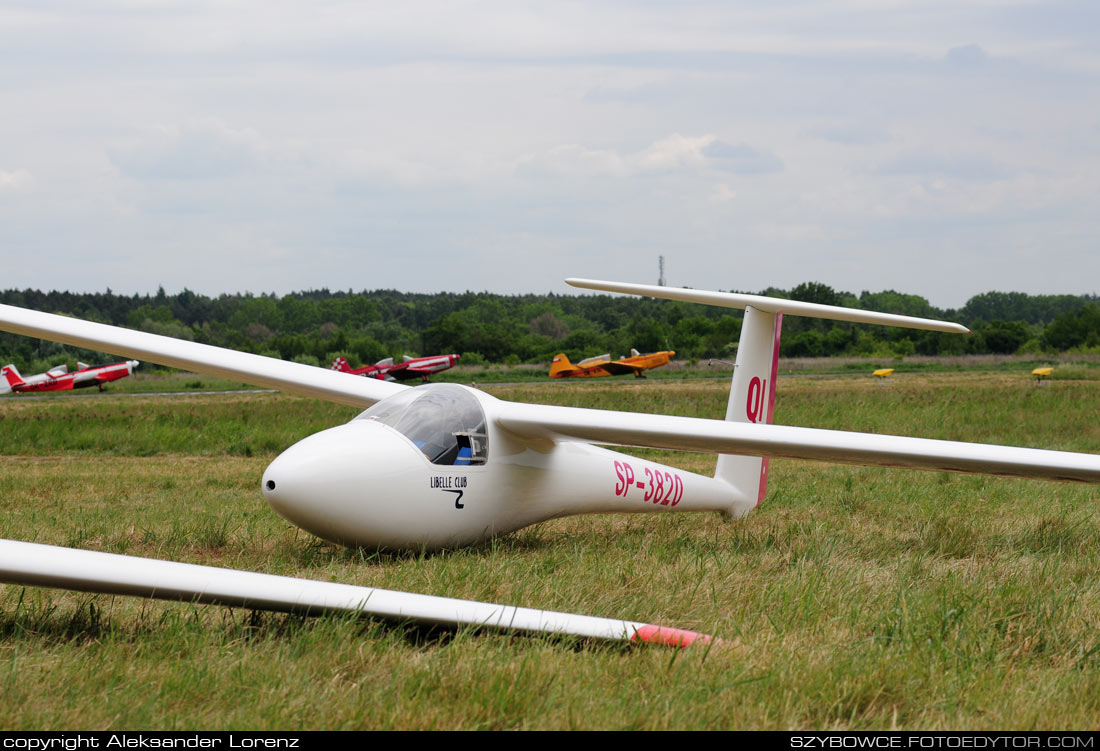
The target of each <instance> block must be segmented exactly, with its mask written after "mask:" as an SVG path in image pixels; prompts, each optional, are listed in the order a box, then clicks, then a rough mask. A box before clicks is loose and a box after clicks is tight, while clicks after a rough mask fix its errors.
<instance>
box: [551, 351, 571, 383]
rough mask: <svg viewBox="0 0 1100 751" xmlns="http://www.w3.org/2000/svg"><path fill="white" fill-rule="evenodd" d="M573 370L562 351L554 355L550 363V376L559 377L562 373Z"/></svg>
mask: <svg viewBox="0 0 1100 751" xmlns="http://www.w3.org/2000/svg"><path fill="white" fill-rule="evenodd" d="M570 370H573V363H571V362H569V358H568V357H566V356H565V354H564V353H562V354H557V355H554V361H553V362H552V363H550V377H551V378H560V377H561V374H562V373H565V372H566V371H570Z"/></svg>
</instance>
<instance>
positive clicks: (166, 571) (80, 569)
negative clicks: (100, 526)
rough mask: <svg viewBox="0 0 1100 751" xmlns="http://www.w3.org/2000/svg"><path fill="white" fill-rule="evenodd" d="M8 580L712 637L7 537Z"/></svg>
mask: <svg viewBox="0 0 1100 751" xmlns="http://www.w3.org/2000/svg"><path fill="white" fill-rule="evenodd" d="M0 581H4V582H9V583H14V584H27V585H31V586H40V587H59V588H62V589H74V590H77V591H80V592H100V593H103V594H115V595H132V596H135V597H154V598H157V599H160V600H179V601H182V602H203V603H213V604H218V605H229V606H231V607H242V608H252V609H255V610H275V611H284V612H292V613H302V614H306V615H320V614H323V613H364V614H368V615H376V616H380V617H382V618H391V619H397V620H410V621H423V622H426V623H440V624H447V625H457V626H476V627H486V628H497V629H504V630H507V631H530V632H541V633H555V634H569V635H574V636H581V637H587V638H594V639H614V640H621V641H649V642H657V643H661V644H667V645H671V646H687V645H688V644H690V643H691V642H693V641H695V640H697V639H700V640H702V641H703V642H709V641H710V640H711V637H709V636H706V635H704V634H698V633H696V632H694V631H681V630H680V629H671V628H664V627H661V626H654V625H652V624H646V623H639V622H635V621H622V620H617V619H613V618H596V617H593V616H587V615H575V614H573V613H558V612H554V611H551V610H535V609H532V608H518V607H513V606H511V605H495V604H492V603H487V602H477V601H474V600H458V599H454V598H450V597H436V596H433V595H421V594H414V593H411V592H398V591H394V590H388V589H375V588H373V587H359V586H354V585H350V584H338V583H336V582H323V581H315V580H312V579H296V578H292V577H289V576H273V575H271V574H259V573H255V572H252V571H239V570H236V569H228V568H217V567H214V566H198V565H195V564H191V563H177V562H174V561H161V560H156V559H152V558H139V557H136V556H131V555H116V554H114V553H101V552H97V551H91V550H77V549H74V548H62V547H55V546H53V545H41V544H38V543H30V542H17V541H15V540H0Z"/></svg>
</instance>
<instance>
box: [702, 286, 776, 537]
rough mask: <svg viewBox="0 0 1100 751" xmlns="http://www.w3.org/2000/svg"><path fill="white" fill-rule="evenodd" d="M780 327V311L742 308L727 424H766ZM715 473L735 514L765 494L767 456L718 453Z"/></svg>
mask: <svg viewBox="0 0 1100 751" xmlns="http://www.w3.org/2000/svg"><path fill="white" fill-rule="evenodd" d="M782 328H783V314H782V313H765V312H763V311H760V310H757V309H756V308H753V307H751V306H750V307H747V308H745V319H744V321H743V322H742V323H741V339H740V342H739V343H738V345H737V363H736V364H735V365H734V367H733V383H732V384H731V385H730V400H729V404H727V405H726V421H727V422H754V423H765V424H771V422H772V415H773V414H774V412H775V380H776V375H777V374H778V371H779V335H780V332H781V330H782ZM714 476H715V477H716V478H718V479H719V480H724V481H725V482H727V483H729V484H730V485H731V486H733V488H734V491H735V493H736V505H735V507H734V509H733V514H734V515H735V516H740V515H741V514H745V513H747V512H748V511H749V510H751V509H752V508H753V507H754V506H758V505H760V503H761V502H762V501H763V500H764V496H765V495H766V494H767V492H768V457H766V456H738V455H736V454H719V455H718V464H717V466H715V468H714Z"/></svg>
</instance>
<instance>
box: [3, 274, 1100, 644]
mask: <svg viewBox="0 0 1100 751" xmlns="http://www.w3.org/2000/svg"><path fill="white" fill-rule="evenodd" d="M568 281H569V283H570V284H574V285H575V286H581V287H588V288H591V289H599V290H606V291H614V292H625V293H630V294H640V295H649V296H653V297H663V298H666V299H674V300H684V301H691V302H701V303H706V304H711V305H722V306H725V307H732V308H741V309H744V310H745V319H744V322H743V325H742V330H741V339H740V343H739V347H738V354H737V364H736V367H735V369H734V376H733V381H732V384H731V390H730V399H729V403H728V405H727V410H726V418H725V420H705V419H698V418H688V417H677V416H671V415H648V414H645V415H643V414H634V413H625V412H611V411H605V410H589V409H577V408H568V407H552V406H543V405H533V404H517V403H513V402H506V401H501V400H499V399H496V398H494V397H492V396H490V395H488V394H486V393H484V392H482V391H478V390H476V389H471V388H467V387H465V386H459V385H456V384H434V385H428V386H421V387H418V388H416V389H411V388H409V387H406V386H401V385H398V384H394V383H387V382H385V381H378V380H373V379H364V378H356V377H354V376H350V375H347V374H344V373H339V372H336V371H331V370H323V369H320V368H315V367H311V366H307V365H300V364H296V363H289V362H284V361H281V360H275V359H271V358H267V357H262V356H259V355H250V354H245V353H241V352H233V351H229V350H225V349H221V348H217V347H211V346H207V345H202V344H196V343H194V342H184V341H179V340H176V339H171V338H167V337H162V336H157V335H154V334H147V333H143V332H138V331H131V330H128V329H121V328H117V327H114V326H106V325H103V324H96V323H90V322H87V321H80V320H77V319H73V318H69V317H64V316H56V315H50V314H47V313H39V312H35V311H28V310H23V309H21V308H15V307H11V306H4V305H0V329H2V330H6V331H12V332H15V333H20V334H25V335H27V336H33V337H37V338H42V339H51V340H54V341H60V342H64V343H67V344H72V345H76V346H80V347H85V348H89V349H98V350H103V351H109V352H113V353H117V354H124V355H127V356H130V357H135V358H140V359H142V360H147V361H150V362H155V363H160V364H164V365H170V366H173V367H178V368H184V369H187V370H192V371H196V372H200V373H209V374H213V375H219V376H223V377H226V378H231V379H234V380H238V381H242V382H245V383H250V384H254V385H258V386H265V387H269V388H277V389H281V390H284V391H287V392H290V393H295V394H301V395H305V396H312V397H318V398H322V399H327V400H329V401H333V402H337V403H340V404H348V405H354V406H360V407H365V408H367V409H366V411H365V412H363V413H362V414H361V415H359V416H358V417H356V418H355V419H353V420H351V421H350V422H349V423H347V424H345V425H341V426H338V427H334V428H330V429H328V430H325V431H322V432H320V433H317V434H315V435H312V436H308V437H306V438H304V439H303V440H301V441H299V442H298V443H296V444H294V445H293V446H291V447H290V448H289V449H287V450H286V451H285V452H283V453H282V454H280V455H279V456H278V457H277V458H276V459H275V460H274V461H273V462H272V463H271V464H270V465H269V466H268V468H267V470H266V471H265V472H264V476H263V480H262V493H263V495H264V497H265V499H266V500H267V501H268V503H269V504H270V505H271V506H272V508H274V509H275V510H276V511H277V512H278V513H279V514H281V515H282V516H284V517H285V518H286V519H288V520H289V521H291V522H292V523H294V524H296V525H297V526H299V527H301V528H303V529H305V530H307V531H309V532H311V533H313V534H315V535H317V536H319V537H322V538H325V539H327V540H331V541H334V542H338V543H342V544H346V545H358V546H368V547H376V546H380V547H387V548H418V549H419V548H426V549H431V548H441V547H449V546H458V545H466V544H471V543H476V542H479V541H482V540H485V539H488V538H490V537H492V536H494V535H499V534H504V533H507V532H510V531H513V530H516V529H519V528H521V527H524V526H527V525H530V524H534V523H537V522H540V521H545V520H547V519H552V518H555V517H560V516H565V515H569V514H581V513H605V512H627V513H643V512H657V513H665V512H677V511H717V512H720V513H723V514H725V515H728V516H731V517H737V516H741V515H743V514H745V513H747V512H748V511H750V510H751V509H752V508H753V507H755V506H756V505H757V504H758V503H759V502H760V501H761V500H763V498H764V495H765V492H766V488H767V481H768V459H767V457H769V456H783V457H794V458H804V459H817V460H825V461H834V462H847V463H854V464H871V465H881V466H889V467H911V468H917V469H936V470H947V471H953V472H973V473H989V474H999V475H1014V476H1022V477H1037V478H1048V479H1054V480H1073V481H1081V482H1097V481H1100V457H1098V456H1094V455H1091V454H1079V453H1070V452H1061V451H1047V450H1041V449H1028V448H1017V447H1012V446H993V445H985V444H972V443H962V442H957V441H938V440H930V439H922V438H909V437H903V436H885V435H876V434H864V433H852V432H842V431H832V430H819V429H811V428H800V427H790V426H780V425H772V424H770V423H772V416H773V414H772V413H773V409H774V403H775V383H776V375H777V367H778V357H779V341H780V332H781V323H782V317H783V315H803V316H811V317H819V318H833V319H838V320H845V321H856V322H861V323H874V324H881V325H890V326H905V327H910V328H917V329H926V330H933V331H949V332H965V331H966V329H965V328H964V327H962V326H959V325H958V324H954V323H948V322H943V321H933V320H929V319H923V318H913V317H908V316H897V315H890V314H885V313H876V312H872V311H862V310H851V309H847V308H838V307H834V306H827V305H815V304H811V303H802V302H797V301H791V300H780V299H775V298H766V297H759V296H754V295H737V294H730V293H720V292H701V291H697V290H684V289H673V288H669V287H652V286H647V285H634V284H621V283H616V282H599V281H591V280H576V279H571V280H568ZM596 443H604V444H615V445H625V446H646V447H651V448H663V449H685V450H691V451H707V452H714V453H718V454H719V457H718V462H717V466H716V469H715V473H714V476H713V477H707V476H704V475H700V474H696V473H693V472H685V471H683V470H679V469H676V468H674V467H668V466H665V465H662V464H658V463H656V462H651V461H648V460H643V459H636V458H633V457H629V456H626V455H624V454H622V453H618V452H614V451H610V450H607V449H604V448H600V447H599V446H596V445H594V444H596ZM22 545H26V543H16V542H10V541H9V542H3V543H0V564H2V565H0V580H4V581H12V582H21V583H26V584H37V585H43V586H57V587H68V588H75V589H81V590H87V591H98V592H107V593H116V594H136V595H141V596H156V597H167V598H169V599H186V600H198V601H202V602H220V603H223V604H228V605H243V606H248V607H255V608H267V609H283V610H299V611H301V610H305V611H306V612H321V611H325V610H333V609H338V610H339V609H352V610H361V611H363V612H371V613H375V614H378V615H383V616H386V617H395V618H408V619H418V620H426V621H430V622H436V623H454V624H470V625H472V624H479V625H484V626H494V627H502V628H514V629H521V630H532V631H554V632H558V633H569V634H577V635H580V636H588V637H599V638H619V639H634V640H638V641H658V642H661V643H666V644H677V645H683V644H686V643H689V642H691V641H694V640H697V639H699V638H700V637H701V636H702V635H700V634H696V633H695V632H685V631H679V630H676V629H666V628H662V627H657V626H653V625H649V624H644V623H639V622H632V621H617V620H608V619H593V618H590V617H588V616H575V615H569V614H563V613H548V612H544V611H536V610H528V609H523V608H512V607H510V606H503V605H489V604H485V603H466V602H464V601H459V600H448V599H446V598H435V597H429V596H427V595H416V594H410V593H396V592H385V591H383V590H372V589H366V588H355V587H346V586H345V585H335V584H329V583H325V582H308V581H306V580H299V579H286V578H283V577H267V576H265V575H262V574H255V573H250V572H237V571H232V570H227V569H213V568H210V567H196V566H190V565H187V564H180V563H172V562H167V561H159V562H150V563H149V567H150V568H149V574H148V575H149V576H150V577H153V578H143V579H142V580H141V581H139V582H138V581H134V580H133V574H132V570H133V569H134V568H136V567H135V566H134V565H133V563H132V561H133V559H131V558H127V557H119V556H110V555H108V554H105V553H93V552H89V551H68V552H67V553H65V554H64V555H62V554H60V553H57V552H56V549H51V550H50V551H49V552H46V553H42V554H36V556H35V558H36V560H38V563H37V564H35V566H31V565H30V564H29V563H26V562H25V561H28V560H29V559H30V556H29V554H25V553H24V552H23V551H26V550H27V548H24V547H18V546H22ZM12 546H17V547H12ZM120 558H121V559H122V560H124V561H128V562H127V563H122V562H120V560H119V559H120ZM142 560H144V559H142ZM46 563H49V565H45V564H46ZM143 565H145V564H143ZM128 572H129V573H128ZM215 572H216V573H215ZM161 575H163V576H164V577H167V578H166V579H161V578H157V577H159V576H161ZM169 580H170V581H171V584H170V585H169V584H166V583H165V582H166V581H169ZM223 585H224V586H223ZM307 593H308V594H307ZM375 606H379V607H378V608H377V609H376V607H375ZM597 623H598V624H599V625H598V626H597V625H594V624H597ZM704 638H706V637H704Z"/></svg>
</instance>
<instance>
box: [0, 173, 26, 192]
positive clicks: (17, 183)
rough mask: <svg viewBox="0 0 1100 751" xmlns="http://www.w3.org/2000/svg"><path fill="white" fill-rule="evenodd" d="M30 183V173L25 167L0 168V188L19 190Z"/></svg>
mask: <svg viewBox="0 0 1100 751" xmlns="http://www.w3.org/2000/svg"><path fill="white" fill-rule="evenodd" d="M30 183H31V173H30V172H28V171H27V170H25V169H16V170H0V190H20V189H21V188H25V187H26V186H28V185H30Z"/></svg>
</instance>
